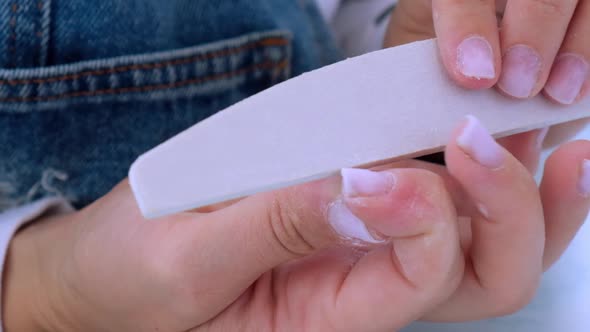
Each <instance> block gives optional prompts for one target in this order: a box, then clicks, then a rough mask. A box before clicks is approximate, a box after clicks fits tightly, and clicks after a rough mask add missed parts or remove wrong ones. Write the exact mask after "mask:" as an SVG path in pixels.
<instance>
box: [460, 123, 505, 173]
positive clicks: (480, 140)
mask: <svg viewBox="0 0 590 332" xmlns="http://www.w3.org/2000/svg"><path fill="white" fill-rule="evenodd" d="M467 118H468V122H467V125H465V127H464V128H463V132H462V133H461V134H460V135H459V137H458V138H457V144H458V145H459V147H460V148H461V149H462V150H463V151H464V152H465V153H466V154H467V155H469V156H470V157H471V158H472V159H473V160H475V161H476V162H478V163H480V164H481V165H483V166H485V167H488V168H491V169H496V168H500V167H501V166H502V164H503V163H504V152H503V151H502V148H501V147H500V145H498V143H496V141H495V140H494V138H493V137H492V136H491V135H490V134H489V133H488V131H487V130H486V129H485V128H484V127H483V126H482V125H481V123H480V122H479V120H478V119H477V118H475V117H474V116H471V115H470V116H468V117H467Z"/></svg>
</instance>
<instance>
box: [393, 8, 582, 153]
mask: <svg viewBox="0 0 590 332" xmlns="http://www.w3.org/2000/svg"><path fill="white" fill-rule="evenodd" d="M589 32H590V1H587V0H567V1H563V0H549V1H537V0H485V1H463V0H401V1H400V2H399V4H398V6H397V9H396V10H395V12H394V13H393V17H392V20H391V24H390V27H389V29H388V33H387V37H386V39H385V44H384V45H385V46H386V47H390V46H397V45H401V44H405V43H409V42H412V41H417V40H423V39H429V38H433V37H435V36H436V38H437V40H438V45H439V49H440V54H441V59H442V62H443V64H444V66H445V67H446V69H447V72H448V73H449V76H450V77H451V78H452V79H453V80H454V81H455V82H456V83H457V84H458V85H460V86H462V87H464V88H467V89H485V88H491V87H496V88H497V89H498V90H499V91H500V92H501V93H503V94H505V95H507V96H508V97H511V98H516V99H527V98H531V97H534V96H537V95H538V94H541V93H542V94H544V95H545V96H546V97H547V98H549V99H550V100H551V101H553V102H556V103H558V104H563V105H570V104H573V103H576V102H579V101H580V100H582V99H583V98H585V96H586V95H587V94H588V92H589V91H590V83H589V82H590V80H589V77H590V65H589V62H590V44H589V43H587V42H586V41H587V39H585V36H586V35H587V34H588V33H589ZM564 111H567V110H564ZM586 123H587V121H578V122H575V123H572V124H566V125H561V126H559V127H558V128H552V129H551V131H550V132H549V137H548V139H547V146H552V147H554V146H557V145H558V144H560V143H561V142H565V141H566V140H568V139H570V138H571V137H572V136H573V135H575V134H576V132H578V131H579V130H580V128H581V127H582V126H584V125H585V124H586ZM512 144H514V143H512ZM519 144H522V143H519Z"/></svg>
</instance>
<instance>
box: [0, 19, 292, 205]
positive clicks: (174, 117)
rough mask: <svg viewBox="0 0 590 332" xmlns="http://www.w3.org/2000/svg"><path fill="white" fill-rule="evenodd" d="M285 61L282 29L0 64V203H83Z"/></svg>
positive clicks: (284, 74) (274, 79)
mask: <svg viewBox="0 0 590 332" xmlns="http://www.w3.org/2000/svg"><path fill="white" fill-rule="evenodd" d="M290 68H291V35H290V33H289V32H287V31H282V30H281V31H267V32H259V33H253V34H248V35H243V36H240V37H237V38H233V39H227V40H222V41H219V42H214V43H207V44H205V45H198V46H195V47H191V48H186V49H179V50H174V51H167V52H158V53H150V54H142V55H131V56H125V57H117V58H112V59H100V60H95V61H87V62H81V63H73V64H67V65H60V66H54V67H44V68H32V69H0V211H1V210H2V209H4V208H7V207H10V206H14V205H18V204H22V203H26V202H28V201H31V200H34V199H38V198H40V197H46V196H55V195H61V196H65V197H66V198H68V199H69V200H70V201H71V202H72V203H73V204H74V206H76V207H82V206H84V205H86V204H88V203H90V202H92V201H93V200H95V199H97V198H98V197H100V196H101V195H104V194H105V193H106V192H107V191H108V190H110V188H112V186H113V185H115V184H116V183H117V182H118V181H120V180H121V179H123V178H124V177H125V176H126V174H127V171H128V167H129V165H130V164H131V163H132V162H133V160H135V158H137V156H139V155H140V154H141V153H143V152H145V151H146V150H148V149H150V148H152V147H154V146H155V145H157V144H159V143H161V142H163V141H164V140H166V139H168V138H170V137H172V136H173V135H175V134H177V133H178V132H180V131H182V130H184V129H186V128H188V127H190V126H191V125H193V124H194V123H196V122H198V121H200V120H202V119H204V118H206V117H208V116H210V115H211V114H213V113H215V112H217V111H219V110H221V109H223V108H225V107H227V106H229V105H231V104H233V103H235V102H237V101H239V100H241V99H244V98H246V97H248V96H250V95H252V94H255V93H257V92H259V91H261V90H264V89H266V88H268V87H270V86H272V85H274V84H277V83H279V82H281V81H283V80H285V79H287V78H289V76H290ZM207 143H208V142H195V144H207Z"/></svg>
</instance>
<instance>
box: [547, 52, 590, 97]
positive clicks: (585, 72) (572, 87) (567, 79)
mask: <svg viewBox="0 0 590 332" xmlns="http://www.w3.org/2000/svg"><path fill="white" fill-rule="evenodd" d="M589 74H590V66H589V65H588V62H587V61H586V60H584V58H583V57H581V56H579V55H576V54H563V55H561V56H559V57H558V58H557V60H556V61H555V65H554V66H553V70H552V72H551V76H550V77H549V81H547V85H546V86H545V92H546V93H547V94H548V95H549V96H550V97H551V98H553V99H554V100H555V101H557V102H558V103H561V104H565V105H570V104H573V103H574V102H575V101H576V99H577V98H578V96H579V95H580V93H581V91H582V87H583V86H584V83H586V80H587V79H588V76H589Z"/></svg>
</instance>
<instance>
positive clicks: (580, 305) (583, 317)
mask: <svg viewBox="0 0 590 332" xmlns="http://www.w3.org/2000/svg"><path fill="white" fill-rule="evenodd" d="M578 136H579V137H578V138H583V139H590V129H586V130H585V131H583V132H582V133H580V134H579V135H578ZM545 157H547V153H546V154H545ZM473 331H477V332H562V331H563V332H588V331H590V218H588V219H587V221H586V224H585V225H584V227H583V228H582V230H581V231H580V232H579V233H578V236H577V237H576V239H575V240H574V242H573V243H572V245H571V246H570V248H569V249H568V250H567V252H566V253H565V254H564V256H563V257H562V259H561V260H560V261H559V262H558V263H557V264H556V265H555V266H554V267H553V268H552V269H551V270H549V271H548V272H547V273H546V274H545V276H544V278H543V282H542V284H541V287H540V289H539V293H538V294H537V297H536V298H535V300H534V301H533V302H532V303H531V304H530V305H529V306H528V307H527V308H525V309H524V310H522V311H521V312H519V313H517V314H515V315H512V316H510V317H505V318H499V319H494V320H489V321H482V322H473V323H466V324H414V325H412V326H410V327H409V328H407V329H405V330H403V331H402V332H473Z"/></svg>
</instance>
